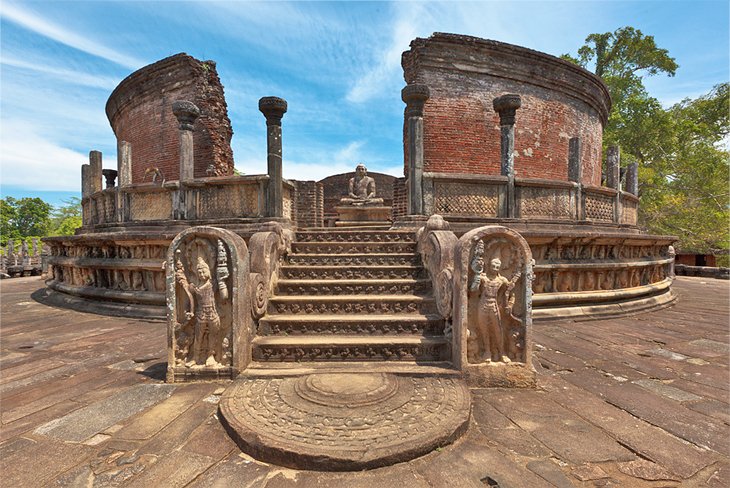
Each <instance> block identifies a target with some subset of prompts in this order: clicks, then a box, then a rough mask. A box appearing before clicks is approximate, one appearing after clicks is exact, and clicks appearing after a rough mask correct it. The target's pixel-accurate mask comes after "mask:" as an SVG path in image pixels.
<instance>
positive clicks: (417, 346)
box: [252, 335, 449, 362]
mask: <svg viewBox="0 0 730 488" xmlns="http://www.w3.org/2000/svg"><path fill="white" fill-rule="evenodd" d="M252 346H253V347H252V349H253V350H252V353H253V360H254V361H287V362H304V361H445V360H446V359H448V353H449V342H448V340H447V339H446V338H445V337H419V336H415V337H409V336H367V337H362V336H351V335H315V336H310V335H296V336H257V337H255V338H254V339H253V341H252Z"/></svg>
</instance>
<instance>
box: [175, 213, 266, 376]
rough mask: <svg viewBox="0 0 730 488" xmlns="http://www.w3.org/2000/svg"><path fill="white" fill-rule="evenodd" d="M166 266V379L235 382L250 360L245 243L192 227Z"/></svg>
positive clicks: (219, 231)
mask: <svg viewBox="0 0 730 488" xmlns="http://www.w3.org/2000/svg"><path fill="white" fill-rule="evenodd" d="M166 266H167V279H166V281H167V294H166V298H167V323H168V328H167V381H168V382H169V383H173V382H179V381H191V380H210V379H219V378H222V379H234V378H235V377H236V376H238V374H239V373H240V372H241V371H243V370H244V369H245V368H246V366H247V365H248V363H249V362H250V361H251V348H250V339H251V335H252V333H253V331H252V327H253V320H252V314H251V304H250V300H251V298H250V292H249V288H250V285H249V256H248V248H247V246H246V243H245V242H244V240H243V239H242V238H241V237H240V236H238V235H237V234H234V233H233V232H231V231H228V230H225V229H219V228H216V227H192V228H190V229H186V230H184V231H183V232H181V233H180V234H178V235H177V236H176V237H175V239H173V241H172V244H170V247H169V249H168V252H167V265H166Z"/></svg>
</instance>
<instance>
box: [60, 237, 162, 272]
mask: <svg viewBox="0 0 730 488" xmlns="http://www.w3.org/2000/svg"><path fill="white" fill-rule="evenodd" d="M163 244H166V243H163ZM48 264H51V265H54V266H73V267H75V268H94V269H124V270H149V271H164V269H165V258H164V257H163V258H160V259H134V258H86V257H69V256H49V257H48Z"/></svg>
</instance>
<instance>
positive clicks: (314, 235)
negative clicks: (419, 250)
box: [296, 229, 415, 242]
mask: <svg viewBox="0 0 730 488" xmlns="http://www.w3.org/2000/svg"><path fill="white" fill-rule="evenodd" d="M296 242H415V234H414V233H413V232H408V231H388V230H385V231H383V230H370V229H368V230H366V231H353V230H340V229H337V230H336V231H333V230H332V229H329V230H324V231H312V230H306V231H298V232H297V239H296Z"/></svg>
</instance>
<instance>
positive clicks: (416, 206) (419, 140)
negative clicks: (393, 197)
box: [401, 84, 431, 215]
mask: <svg viewBox="0 0 730 488" xmlns="http://www.w3.org/2000/svg"><path fill="white" fill-rule="evenodd" d="M430 96H431V93H430V91H429V89H428V87H427V86H426V85H418V84H412V85H407V86H406V87H405V88H403V90H402V91H401V99H402V100H403V101H404V102H405V104H406V111H405V117H406V121H407V125H408V135H407V137H408V214H409V215H423V214H424V208H423V107H424V105H425V104H426V101H427V100H428V98H429V97H430Z"/></svg>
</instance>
